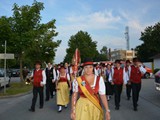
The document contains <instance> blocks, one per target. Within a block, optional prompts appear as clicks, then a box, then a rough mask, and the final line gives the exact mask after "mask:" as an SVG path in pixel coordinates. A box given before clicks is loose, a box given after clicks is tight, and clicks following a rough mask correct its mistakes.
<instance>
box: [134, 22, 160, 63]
mask: <svg viewBox="0 0 160 120" xmlns="http://www.w3.org/2000/svg"><path fill="white" fill-rule="evenodd" d="M159 38H160V23H159V22H158V23H157V24H155V25H154V26H149V27H147V28H146V29H145V30H144V32H142V33H141V38H140V40H141V41H143V43H142V44H141V45H139V46H137V47H136V51H137V56H138V58H140V60H141V61H151V59H150V57H152V56H154V55H156V54H158V53H160V49H159V45H160V39H159Z"/></svg>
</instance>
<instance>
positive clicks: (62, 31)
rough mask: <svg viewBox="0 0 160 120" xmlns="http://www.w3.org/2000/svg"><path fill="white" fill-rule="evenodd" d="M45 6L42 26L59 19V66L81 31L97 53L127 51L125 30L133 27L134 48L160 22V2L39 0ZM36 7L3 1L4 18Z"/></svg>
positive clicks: (15, 0)
mask: <svg viewBox="0 0 160 120" xmlns="http://www.w3.org/2000/svg"><path fill="white" fill-rule="evenodd" d="M37 1H38V2H43V3H44V7H45V9H44V10H43V11H42V12H41V16H42V21H41V23H47V22H48V21H50V20H52V19H56V31H57V32H58V33H59V34H58V36H57V37H56V38H54V40H55V41H56V40H62V43H61V44H60V46H59V47H58V48H57V52H56V56H55V61H54V62H55V63H59V62H61V61H63V59H64V57H65V55H66V48H68V40H69V39H70V37H71V36H72V35H75V34H76V33H77V32H78V31H80V30H82V31H86V32H88V33H89V34H90V36H91V37H92V40H93V41H97V49H98V50H100V49H101V48H102V47H103V46H107V48H111V50H114V49H126V39H125V27H126V26H128V27H129V39H130V43H129V44H130V48H135V47H136V46H138V45H140V44H142V41H140V40H139V39H140V36H141V32H143V31H144V29H145V28H146V27H147V26H151V25H155V23H157V22H160V16H159V12H160V7H159V6H160V0H37ZM14 3H17V4H18V5H19V6H21V5H32V3H33V0H0V16H7V17H9V16H12V7H13V4H14Z"/></svg>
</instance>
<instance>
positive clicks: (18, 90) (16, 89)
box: [0, 82, 32, 96]
mask: <svg viewBox="0 0 160 120" xmlns="http://www.w3.org/2000/svg"><path fill="white" fill-rule="evenodd" d="M30 90H32V85H26V84H25V83H24V82H18V83H11V84H10V87H7V88H6V93H4V92H3V90H2V91H1V93H0V96H9V95H18V94H22V93H26V92H29V91H30Z"/></svg>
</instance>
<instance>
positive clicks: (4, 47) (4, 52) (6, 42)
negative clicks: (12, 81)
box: [4, 40, 7, 94]
mask: <svg viewBox="0 0 160 120" xmlns="http://www.w3.org/2000/svg"><path fill="white" fill-rule="evenodd" d="M6 46H7V41H6V40H5V47H4V49H5V50H4V83H6ZM5 93H6V84H5V85H4V94H5Z"/></svg>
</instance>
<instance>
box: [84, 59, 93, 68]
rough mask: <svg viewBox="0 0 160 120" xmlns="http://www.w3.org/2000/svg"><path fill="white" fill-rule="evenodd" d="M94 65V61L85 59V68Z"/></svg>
mask: <svg viewBox="0 0 160 120" xmlns="http://www.w3.org/2000/svg"><path fill="white" fill-rule="evenodd" d="M86 65H93V60H92V59H91V58H85V59H84V62H83V66H86Z"/></svg>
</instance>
